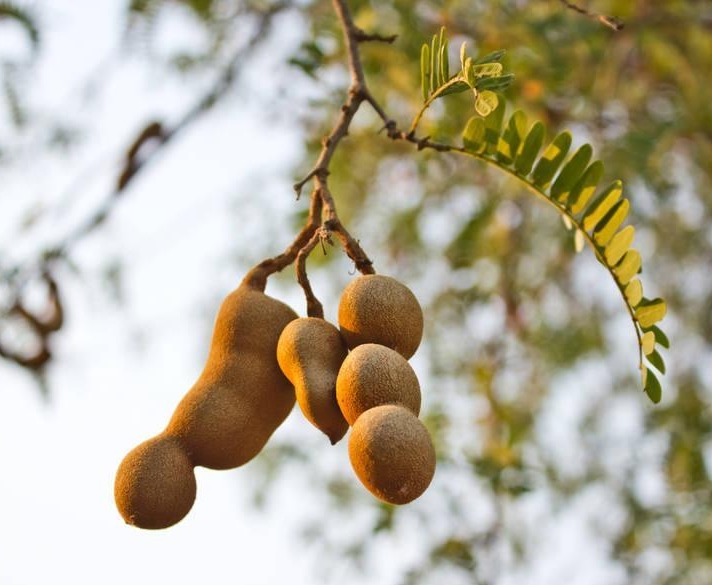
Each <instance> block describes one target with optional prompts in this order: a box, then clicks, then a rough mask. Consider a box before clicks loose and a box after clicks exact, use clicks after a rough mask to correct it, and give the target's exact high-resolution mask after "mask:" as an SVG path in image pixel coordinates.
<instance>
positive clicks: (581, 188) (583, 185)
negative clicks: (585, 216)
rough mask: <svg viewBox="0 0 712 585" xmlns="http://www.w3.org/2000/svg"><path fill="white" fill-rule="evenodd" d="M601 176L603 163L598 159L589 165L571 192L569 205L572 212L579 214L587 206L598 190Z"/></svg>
mask: <svg viewBox="0 0 712 585" xmlns="http://www.w3.org/2000/svg"><path fill="white" fill-rule="evenodd" d="M601 178H603V163H602V162H601V161H600V160H597V161H594V162H592V163H591V164H590V165H589V167H588V168H587V169H586V172H585V173H584V174H583V176H582V177H581V178H580V179H579V180H578V181H577V183H576V185H575V187H574V188H573V189H572V190H571V193H570V194H569V206H570V207H571V211H572V213H574V214H577V213H579V212H580V211H582V210H583V208H584V207H586V204H587V203H588V201H589V199H591V197H592V196H593V194H594V193H595V192H596V187H598V183H600V182H601Z"/></svg>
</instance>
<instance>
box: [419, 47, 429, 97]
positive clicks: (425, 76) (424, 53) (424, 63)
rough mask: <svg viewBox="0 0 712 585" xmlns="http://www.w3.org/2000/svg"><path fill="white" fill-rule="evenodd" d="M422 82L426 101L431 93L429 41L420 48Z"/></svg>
mask: <svg viewBox="0 0 712 585" xmlns="http://www.w3.org/2000/svg"><path fill="white" fill-rule="evenodd" d="M420 82H421V85H422V89H423V101H426V100H427V99H428V94H429V93H430V47H429V46H428V44H427V43H424V44H423V48H422V49H421V50H420Z"/></svg>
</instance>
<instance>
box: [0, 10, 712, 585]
mask: <svg viewBox="0 0 712 585" xmlns="http://www.w3.org/2000/svg"><path fill="white" fill-rule="evenodd" d="M582 4H585V5H586V6H587V7H588V8H589V9H590V10H592V11H595V12H597V13H601V14H606V15H615V16H616V17H617V18H619V19H620V20H621V21H623V22H624V23H625V27H624V29H623V30H621V31H618V32H614V31H613V30H611V29H610V28H607V27H605V26H603V25H602V24H601V23H600V22H598V21H597V20H595V19H591V18H587V17H585V16H582V15H580V14H577V13H575V12H574V11H571V10H568V9H567V8H566V7H565V6H564V5H563V3H560V2H556V1H553V0H552V1H544V0H509V1H480V0H463V1H460V0H452V1H448V2H435V1H430V0H418V1H417V2H412V1H410V0H408V1H406V0H388V1H378V2H376V1H366V0H352V1H351V2H350V5H351V7H352V10H353V12H354V16H355V20H356V22H357V24H358V25H359V26H360V27H361V28H363V29H364V30H367V31H369V32H377V33H381V34H394V33H395V34H398V39H397V41H396V42H395V43H394V44H392V45H388V44H382V43H369V44H365V45H362V57H363V60H364V66H365V70H366V74H367V79H368V83H369V86H370V88H371V90H372V92H373V93H374V94H375V96H376V97H377V99H378V100H379V102H380V103H381V104H382V105H383V106H384V107H385V109H386V110H387V112H388V113H389V114H390V115H391V116H392V117H393V118H394V119H396V120H397V121H398V124H399V126H400V127H407V126H408V124H409V122H410V120H411V118H412V117H413V115H414V114H415V112H416V111H417V109H418V107H419V105H420V101H421V94H420V90H419V87H420V85H419V54H420V46H421V44H422V42H423V41H424V40H426V39H429V38H430V36H431V35H432V34H433V33H435V32H436V31H438V30H439V28H440V27H441V26H443V25H444V26H446V27H447V29H448V32H449V34H450V37H451V51H453V53H452V54H451V59H452V62H453V63H454V62H456V59H457V55H456V51H457V48H458V47H459V45H460V42H461V41H465V40H466V41H468V44H469V46H470V50H471V51H475V52H477V53H479V54H484V53H487V52H489V51H492V50H495V49H500V48H504V49H506V50H507V56H506V57H505V69H506V70H507V71H510V72H513V73H515V74H516V76H517V77H516V80H515V83H514V84H513V85H512V86H511V87H510V88H509V89H508V90H507V91H506V94H505V97H506V99H507V102H508V109H509V111H510V112H511V111H513V110H514V109H515V108H516V109H523V110H524V111H525V112H526V113H527V114H528V115H529V117H530V119H540V120H542V121H544V122H545V123H546V126H547V128H548V130H549V132H550V135H549V138H551V137H552V136H553V133H555V132H558V131H560V130H563V129H566V128H568V129H570V130H571V131H572V132H573V134H574V141H575V144H580V143H583V142H591V143H592V144H593V145H594V147H595V149H596V156H597V157H598V158H600V159H601V160H603V161H604V163H605V165H606V177H605V178H607V179H609V180H612V179H615V178H621V179H623V180H624V182H625V184H626V190H627V196H628V197H629V198H630V200H631V204H632V212H631V221H632V223H633V224H634V225H635V226H636V228H637V238H638V240H637V247H639V248H640V250H641V253H642V255H643V258H644V265H645V267H646V270H645V273H644V274H643V281H644V284H645V287H646V290H650V291H652V293H653V295H654V296H662V297H664V298H665V299H666V300H667V302H668V307H669V309H670V312H669V316H668V317H667V319H666V321H665V323H664V326H665V328H666V331H667V332H668V334H669V337H670V339H671V342H672V348H671V350H670V351H669V352H668V354H667V355H668V359H667V362H668V364H669V371H668V374H667V376H666V377H665V381H664V396H663V401H662V403H661V404H660V405H658V406H655V407H654V406H652V405H651V404H650V403H649V401H648V400H647V398H646V397H645V396H644V395H643V394H642V392H641V390H640V382H639V379H638V372H637V370H636V343H635V338H634V334H633V331H632V329H631V326H630V322H629V321H628V320H627V316H626V314H625V308H624V306H623V304H622V303H621V302H620V298H619V297H618V296H617V292H616V290H615V287H614V286H613V285H612V283H610V282H608V275H607V274H606V273H605V271H604V270H603V269H601V268H600V267H599V266H597V265H596V262H595V260H594V259H593V258H592V255H591V254H590V252H588V251H586V252H584V253H583V254H581V255H576V254H575V253H574V250H573V241H572V237H571V234H570V232H568V231H567V230H566V229H565V228H564V227H563V226H562V225H561V222H560V220H559V218H558V217H556V214H554V213H553V212H552V211H551V210H549V209H548V208H546V206H544V205H542V204H541V203H539V202H537V201H536V200H534V199H533V198H532V197H531V196H530V195H529V194H527V193H524V192H522V190H521V188H520V187H519V186H518V185H516V184H515V183H514V182H513V181H511V180H510V179H508V178H506V177H503V176H502V175H501V173H498V172H497V170H496V169H495V170H493V169H488V168H486V167H485V166H484V165H478V164H476V163H474V162H472V161H463V160H458V159H456V158H454V157H451V156H442V155H437V154H436V153H432V152H427V151H424V152H416V151H415V150H414V149H413V148H412V145H406V144H401V143H393V142H391V141H389V140H388V139H387V138H386V137H385V133H381V134H378V131H379V130H380V124H379V121H378V120H377V119H376V117H375V116H374V115H373V114H372V112H369V111H368V108H367V107H366V106H364V107H363V109H362V111H361V112H360V113H359V115H358V116H357V119H356V121H355V124H354V126H353V127H352V129H351V132H350V136H349V138H348V140H346V141H345V142H343V143H342V145H341V147H340V148H339V151H338V154H337V156H336V158H335V160H334V163H333V166H332V175H331V177H330V182H331V183H330V184H331V187H332V191H333V193H334V194H335V197H336V201H337V204H338V206H339V211H340V214H341V218H342V220H343V221H344V223H345V225H347V226H349V228H350V230H351V232H352V233H353V234H354V235H355V236H356V237H357V238H359V239H360V240H361V242H362V243H363V244H364V246H365V247H366V250H367V252H368V253H369V254H370V256H371V257H372V259H374V261H375V266H376V269H377V270H378V271H380V272H384V273H388V274H392V275H394V276H396V277H397V278H399V279H400V280H402V281H404V282H406V283H408V284H409V285H410V286H411V287H412V288H413V289H414V290H415V291H416V293H417V294H418V296H419V298H420V299H421V301H422V303H423V305H424V309H425V312H426V323H427V326H426V327H427V330H426V334H425V340H426V341H425V343H424V345H423V347H422V348H421V350H420V351H419V354H418V356H417V357H416V364H417V367H418V368H419V371H420V372H422V373H423V374H424V376H425V379H426V380H427V383H424V384H423V386H424V412H423V416H422V417H423V419H424V420H425V422H426V423H427V425H428V426H429V428H430V430H431V431H432V432H433V434H434V437H435V440H436V444H437V449H438V454H439V467H438V472H437V475H436V480H435V482H434V484H433V486H432V487H431V489H430V490H429V491H428V492H427V493H426V495H424V496H423V498H421V504H420V505H413V506H408V507H405V508H399V509H395V508H393V507H390V506H386V505H380V504H378V503H376V502H375V501H374V500H373V499H372V498H371V497H370V496H368V495H367V494H365V493H364V491H363V490H362V489H361V487H360V486H359V485H358V484H357V482H355V481H354V479H353V477H352V476H351V475H350V470H349V469H348V466H346V465H343V463H339V464H336V463H335V462H334V460H333V459H332V458H331V456H330V455H329V454H328V453H327V452H326V451H325V445H324V446H322V445H321V444H320V443H319V449H322V451H319V453H320V455H319V456H314V455H313V454H312V455H310V454H309V453H310V452H311V450H312V449H313V448H315V447H314V445H316V444H317V443H318V442H319V441H320V439H321V437H315V438H314V442H313V443H310V442H309V441H311V439H309V440H308V441H307V440H300V441H296V442H295V441H292V442H288V441H286V440H283V441H282V442H274V443H273V444H272V445H271V446H270V447H269V449H268V452H267V453H265V454H264V455H263V456H261V457H260V458H259V459H258V461H259V463H257V464H256V465H255V466H254V469H255V472H254V473H255V474H256V482H255V502H256V504H258V505H261V506H263V507H264V508H265V510H267V511H268V510H269V503H270V497H271V496H270V491H271V489H274V486H277V485H280V482H289V484H290V485H292V486H301V487H294V488H293V489H294V490H295V491H297V490H298V489H309V490H310V491H312V492H315V491H322V492H323V493H324V502H325V504H324V505H325V508H328V509H326V510H325V509H322V510H318V511H313V512H312V513H306V516H305V518H304V524H303V526H302V536H303V537H304V538H306V539H309V540H310V541H312V542H319V543H320V544H321V545H322V546H323V547H324V549H325V551H326V552H327V553H331V555H337V556H338V558H340V559H343V558H344V557H346V558H350V559H351V560H352V562H353V564H354V567H355V568H359V569H360V570H362V571H364V572H365V573H366V574H368V573H369V571H370V570H373V566H372V560H373V559H374V558H377V557H378V554H379V553H378V549H379V547H381V546H382V545H383V542H384V541H386V540H389V539H390V541H391V542H395V543H400V544H398V545H397V546H403V547H405V548H408V547H410V548H409V549H408V550H409V551H410V554H408V555H404V556H403V559H404V560H401V562H399V564H398V566H397V573H398V574H397V579H396V582H399V583H403V584H406V583H428V582H436V581H437V582H442V581H441V580H442V579H446V582H448V583H459V582H463V583H498V582H500V577H501V576H502V575H503V574H504V573H507V574H509V575H515V576H516V575H519V577H520V581H519V582H522V583H524V582H527V581H526V579H525V578H524V579H523V580H522V576H523V575H525V574H526V573H523V572H522V571H526V567H527V566H528V563H530V562H531V561H532V560H533V559H535V558H536V556H537V555H542V554H550V553H551V551H548V553H547V551H542V550H541V548H540V547H539V546H538V534H540V533H541V531H542V530H546V527H547V526H549V525H550V524H551V523H554V522H557V521H562V519H563V518H565V517H567V515H568V514H569V513H571V511H572V510H576V511H577V514H579V516H580V517H581V518H583V523H584V525H585V526H586V539H587V540H584V541H583V542H589V543H591V546H595V547H598V548H599V549H600V551H601V552H600V557H601V559H602V561H605V563H607V564H608V565H610V567H612V570H614V571H617V573H616V574H617V575H619V577H620V575H623V577H622V579H623V581H624V582H626V583H631V584H644V583H656V584H674V583H681V584H682V583H685V584H686V585H687V584H695V583H699V584H707V583H709V582H711V581H712V552H711V551H712V488H711V485H712V484H711V483H710V476H711V475H712V410H711V403H712V377H711V376H710V371H709V364H710V363H712V270H710V267H712V230H711V229H710V225H712V223H711V221H710V219H711V218H710V213H711V212H712V196H711V195H710V193H711V191H710V188H709V185H710V184H711V183H712V165H711V164H710V161H712V106H711V105H710V104H711V103H712V85H710V83H709V74H708V72H709V71H712V5H710V3H709V2H705V1H697V2H695V1H689V0H687V1H682V0H669V1H666V2H655V3H653V2H643V1H631V2H626V3H620V2H612V1H606V0H601V1H595V2H593V1H592V2H586V3H582ZM270 7H274V4H272V3H270V2H268V1H266V0H265V1H261V0H258V1H254V2H249V1H239V0H221V1H219V0H192V1H189V2H176V1H172V0H132V1H131V2H129V3H128V4H127V7H126V10H127V15H126V16H127V17H126V23H127V24H126V31H125V38H126V43H125V46H124V47H123V50H124V51H126V52H127V53H131V54H134V55H135V54H136V53H138V54H139V55H140V56H141V58H146V59H154V60H156V62H157V63H158V64H160V66H161V67H165V68H167V69H168V70H173V71H175V73H176V75H181V76H186V75H187V76H197V77H200V76H201V75H204V74H205V72H206V71H215V70H219V69H220V68H221V67H223V66H224V64H225V63H226V59H228V57H229V55H230V54H231V53H232V51H233V49H234V47H235V44H236V43H238V42H240V41H241V40H242V36H241V35H243V34H244V32H243V31H242V29H240V28H239V26H237V25H236V22H238V21H240V20H241V19H243V18H248V19H249V18H252V17H254V16H255V15H259V14H260V13H263V12H264V11H265V10H267V9H269V8H270ZM10 8H11V7H10V6H9V5H7V4H5V3H1V4H0V19H3V20H13V19H14V20H15V21H17V23H18V25H19V26H21V27H22V28H23V29H24V30H25V31H26V32H27V33H28V34H27V40H28V49H29V50H28V53H27V54H26V55H25V57H22V58H15V57H13V58H12V59H10V58H9V57H8V58H7V59H6V58H5V57H4V56H3V55H0V64H2V67H3V83H4V87H5V99H4V100H3V102H2V104H1V106H2V107H3V108H5V109H6V111H8V112H11V113H12V119H13V120H14V121H15V124H16V127H17V133H18V134H17V136H20V135H21V133H22V131H23V130H22V128H23V127H24V126H23V125H26V123H27V122H26V121H27V119H28V117H29V118H31V112H24V113H23V111H22V97H21V96H22V84H30V83H32V61H31V55H32V51H33V50H34V49H33V47H34V46H35V45H36V44H39V46H40V47H41V39H42V34H41V33H42V18H41V11H40V13H39V14H38V15H36V16H37V20H34V19H33V17H32V16H30V15H25V14H24V12H22V13H18V14H19V16H18V15H13V12H12V10H11V9H10ZM279 10H281V11H284V12H286V13H293V14H298V16H299V18H300V19H301V22H302V23H303V24H304V35H303V41H302V43H301V46H300V48H299V49H298V50H297V51H296V52H294V53H293V54H289V55H285V57H284V63H285V66H286V67H287V68H288V71H289V75H288V76H285V78H284V81H283V83H284V84H285V87H289V85H290V84H295V85H296V84H301V86H302V87H308V88H309V90H308V91H306V92H297V96H298V99H294V100H292V101H290V102H289V112H288V113H287V112H284V111H283V110H282V111H279V112H277V114H280V115H285V114H286V115H289V116H291V117H293V118H296V119H298V120H299V122H300V124H301V126H302V128H303V136H304V140H305V144H306V147H305V149H304V153H303V160H302V162H301V163H300V164H299V165H297V168H295V169H294V176H295V177H298V176H301V175H303V174H304V173H305V172H306V169H308V168H310V165H311V163H312V161H313V160H314V159H315V156H316V153H317V152H318V149H319V147H320V139H321V137H322V136H323V135H325V134H326V133H328V130H329V129H330V128H331V126H332V124H333V122H334V120H335V118H336V116H337V115H338V108H339V106H340V104H341V103H342V102H343V100H344V91H345V88H346V87H347V85H348V72H347V71H346V69H345V55H344V47H343V43H342V36H341V31H340V30H339V28H338V25H337V22H336V20H335V18H334V16H333V13H332V7H331V4H330V3H329V2H327V1H321V0H319V1H316V0H315V1H310V0H304V1H301V2H285V3H283V5H280V6H279ZM176 11H180V12H182V13H185V14H189V15H190V18H191V22H192V26H194V27H195V28H196V29H197V30H200V31H201V34H203V35H204V36H205V39H206V42H205V43H204V44H203V50H201V51H197V52H190V53H186V52H179V53H176V54H171V55H165V54H161V55H157V54H156V53H155V52H154V51H153V50H152V42H151V40H152V31H154V30H155V29H156V27H157V25H158V23H160V21H161V19H162V18H166V17H168V16H169V15H171V14H172V13H174V12H176ZM16 12H17V11H16ZM0 22H2V20H0ZM256 43H257V44H260V43H262V44H264V45H265V46H270V47H274V46H275V45H274V39H273V38H272V37H271V36H270V35H269V34H265V35H264V36H263V37H260V38H259V39H258V40H257V41H256ZM20 72H21V73H22V75H21V80H22V83H19V81H18V79H19V77H18V76H19V75H20ZM264 75H269V72H265V73H264ZM265 107H275V108H277V109H279V108H282V107H284V104H282V103H280V102H275V103H274V104H266V106H265ZM471 115H472V101H471V99H469V98H468V97H466V96H464V95H458V96H452V97H449V98H447V99H445V100H440V101H439V102H438V103H437V104H435V106H434V107H433V108H431V110H430V112H429V114H428V115H427V116H426V119H425V121H424V122H423V124H422V126H421V134H427V135H430V136H432V137H433V138H435V139H438V140H441V141H443V142H450V143H455V144H460V140H461V139H460V135H461V132H462V130H463V128H464V125H465V123H466V121H467V119H468V118H469V117H470V116H471ZM40 123H42V124H50V123H51V121H49V122H48V121H47V120H44V121H38V122H37V124H40ZM62 136H64V138H65V140H64V141H63V142H62V144H64V143H66V141H67V140H70V139H73V138H72V137H75V135H74V134H73V133H72V132H70V131H68V130H67V131H66V132H64V133H63V134H62ZM12 138H13V137H12V136H10V137H5V139H4V140H3V141H2V144H0V152H1V153H2V157H0V164H5V165H11V164H12V162H13V160H12V142H11V141H9V140H8V139H12ZM77 139H79V138H77ZM57 144H58V142H56V141H54V142H53V141H49V142H48V143H47V145H46V148H56V147H57ZM139 180H140V178H139ZM604 180H605V179H604ZM296 207H297V206H295V208H296ZM303 207H304V206H303V205H302V206H301V207H300V210H299V211H295V213H294V217H293V225H294V228H295V230H296V229H297V228H298V226H299V225H300V224H301V222H302V221H303V218H304V213H305V211H304V209H303ZM43 252H45V251H43V250H38V251H37V257H42V254H43ZM274 252H277V250H273V251H272V252H271V253H274ZM337 258H339V254H338V253H336V252H335V253H330V254H328V255H327V256H325V257H324V256H322V255H321V254H315V255H314V257H313V258H312V260H311V262H310V268H311V271H312V272H319V273H323V272H326V271H328V270H329V267H328V266H327V265H328V264H329V263H331V262H333V261H334V260H335V259H337ZM68 259H69V258H67V260H68ZM55 261H61V259H59V260H56V259H55ZM4 274H5V277H4V283H3V284H4V286H5V287H6V288H8V287H9V288H12V284H13V282H14V281H13V276H12V274H13V273H12V272H8V271H6V272H4ZM280 278H282V279H283V281H284V283H287V282H291V281H292V280H293V277H292V275H291V273H290V274H288V275H285V276H284V277H280ZM60 284H61V283H60ZM324 300H326V301H327V303H329V302H330V303H331V304H333V303H335V302H336V301H335V299H328V298H327V299H324ZM310 436H311V435H310ZM322 453H323V456H322V455H321V454H322ZM327 503H328V505H327ZM355 511H359V512H360V516H359V518H365V519H366V520H364V521H359V522H357V523H355V522H351V519H352V518H354V513H355ZM347 525H348V526H349V529H348V530H345V529H344V526H347ZM331 555H330V554H325V558H333V557H332V556H331ZM326 565H327V566H325V567H323V569H324V571H325V573H324V575H322V576H323V577H324V578H325V580H328V579H329V567H328V563H326ZM576 581H577V579H576V578H575V575H574V576H572V582H576Z"/></svg>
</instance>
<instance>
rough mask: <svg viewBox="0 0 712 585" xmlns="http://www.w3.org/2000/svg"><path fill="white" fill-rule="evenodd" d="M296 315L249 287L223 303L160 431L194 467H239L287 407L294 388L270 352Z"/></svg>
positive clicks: (245, 287)
mask: <svg viewBox="0 0 712 585" xmlns="http://www.w3.org/2000/svg"><path fill="white" fill-rule="evenodd" d="M296 318H297V314H296V313H295V312H294V311H293V310H292V309H291V308H290V307H289V306H287V305H286V304H284V303H282V302H280V301H278V300H276V299H274V298H272V297H269V296H267V295H266V294H264V293H263V292H262V291H260V290H258V289H256V288H253V287H251V286H250V285H249V284H245V283H243V284H241V285H240V286H239V287H238V288H237V289H236V290H234V291H233V292H232V293H230V294H229V295H228V296H227V297H226V298H225V300H224V301H223V303H222V305H221V307H220V310H219V311H218V315H217V318H216V321H215V329H214V331H213V337H212V341H211V345H210V352H209V354H208V359H207V363H206V364H205V368H204V369H203V372H202V373H201V375H200V377H199V378H198V380H197V381H196V383H195V384H194V385H193V387H192V388H191V389H190V390H189V391H188V393H187V394H186V395H185V396H184V397H183V399H182V400H181V401H180V403H179V404H178V406H177V407H176V409H175V411H174V413H173V416H172V417H171V420H170V422H169V423H168V426H167V427H166V431H165V432H166V433H168V434H170V435H172V436H175V437H178V438H179V439H180V440H181V442H182V444H183V445H185V447H186V450H187V452H188V454H189V455H190V458H191V460H192V461H193V463H194V464H195V465H202V466H204V467H209V468H212V469H230V468H233V467H238V466H239V465H243V464H244V463H246V462H247V461H249V460H250V459H252V458H253V457H254V456H255V455H257V453H259V452H260V450H261V449H262V448H263V447H264V445H265V443H266V442H267V440H268V439H269V437H270V436H271V435H272V433H273V432H274V431H275V430H276V429H277V427H278V426H279V425H280V424H281V423H282V421H283V420H284V419H285V418H286V417H287V415H288V414H289V412H290V411H291V410H292V407H293V406H294V400H295V398H294V389H293V387H292V385H291V384H290V382H289V380H287V378H285V376H284V374H282V371H281V370H280V369H279V364H278V363H277V357H276V352H277V341H278V340H279V336H280V334H281V333H282V330H283V329H284V327H285V326H286V325H287V324H288V323H289V322H290V321H292V320H294V319H296Z"/></svg>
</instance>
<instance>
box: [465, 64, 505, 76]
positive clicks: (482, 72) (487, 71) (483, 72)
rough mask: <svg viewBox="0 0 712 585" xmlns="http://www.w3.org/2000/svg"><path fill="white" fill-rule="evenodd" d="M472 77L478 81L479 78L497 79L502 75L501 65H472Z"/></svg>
mask: <svg viewBox="0 0 712 585" xmlns="http://www.w3.org/2000/svg"><path fill="white" fill-rule="evenodd" d="M472 75H473V76H474V78H475V79H479V78H481V77H497V76H499V75H502V64H501V63H483V64H481V65H473V66H472Z"/></svg>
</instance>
